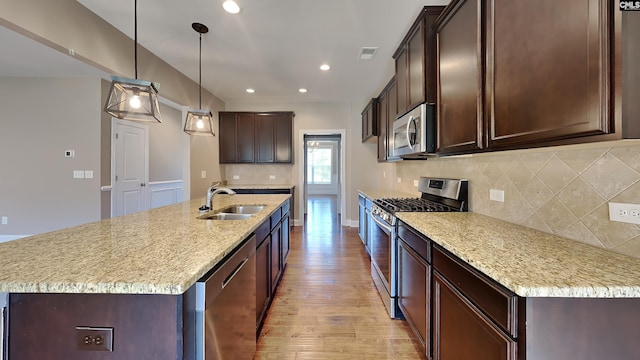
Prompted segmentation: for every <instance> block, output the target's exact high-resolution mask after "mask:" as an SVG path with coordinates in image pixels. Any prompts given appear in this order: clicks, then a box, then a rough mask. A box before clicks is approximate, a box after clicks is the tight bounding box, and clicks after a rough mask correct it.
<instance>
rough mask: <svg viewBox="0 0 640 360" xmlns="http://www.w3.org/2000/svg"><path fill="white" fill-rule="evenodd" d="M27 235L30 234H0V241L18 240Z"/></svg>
mask: <svg viewBox="0 0 640 360" xmlns="http://www.w3.org/2000/svg"><path fill="white" fill-rule="evenodd" d="M27 236H31V235H0V243H3V242H7V241H12V240H18V239H21V238H23V237H27Z"/></svg>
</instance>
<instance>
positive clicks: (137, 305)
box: [0, 194, 290, 359]
mask: <svg viewBox="0 0 640 360" xmlns="http://www.w3.org/2000/svg"><path fill="white" fill-rule="evenodd" d="M289 198H290V196H289V195H233V196H231V195H222V194H220V195H216V196H215V197H214V202H213V209H212V210H211V211H212V212H215V211H218V210H220V209H223V208H226V207H228V206H231V205H265V208H264V209H263V210H261V211H260V212H258V213H256V214H255V215H253V216H251V217H250V218H248V219H244V220H202V219H198V216H200V212H199V210H198V208H199V207H200V205H202V203H203V200H202V199H196V200H191V201H187V202H183V203H179V204H175V205H170V206H166V207H161V208H156V209H152V210H148V211H144V212H140V213H135V214H130V215H126V216H122V217H116V218H112V219H106V220H102V221H99V222H94V223H89V224H85V225H81V226H77V227H73V228H68V229H63V230H59V231H54V232H49V233H45V234H40V235H35V236H31V237H27V238H23V239H20V240H16V241H12V242H7V243H3V244H0V293H9V303H8V306H9V311H8V323H9V324H10V325H9V327H8V329H9V331H7V332H10V331H12V329H13V326H12V325H13V324H19V323H22V325H21V326H20V328H21V329H23V331H22V332H21V333H16V334H12V333H9V334H8V336H9V337H10V338H12V340H11V341H9V342H8V344H9V346H8V349H7V353H8V354H9V356H10V357H9V359H15V358H20V359H30V358H36V357H35V356H36V355H35V354H40V356H43V354H48V356H49V358H53V359H58V358H64V359H89V358H90V359H129V358H131V359H133V358H136V359H182V353H183V339H182V327H183V321H182V312H183V305H184V304H183V301H184V300H183V294H184V293H186V292H187V290H189V289H190V288H191V287H192V286H193V285H194V284H195V283H196V282H197V281H198V280H199V279H200V278H201V277H202V276H204V275H205V274H207V273H208V272H210V270H212V269H214V268H215V267H216V266H217V265H218V264H219V263H220V262H222V261H224V260H225V259H226V258H227V257H228V256H229V255H230V254H231V253H232V252H233V251H234V250H235V249H236V248H238V247H239V246H240V245H242V244H243V243H245V241H246V240H247V239H248V238H250V237H251V236H252V234H253V233H254V232H255V231H256V229H258V228H259V227H260V226H261V225H263V224H264V223H265V222H267V221H269V220H270V219H271V218H273V215H274V214H275V213H278V218H279V217H280V213H279V211H280V209H281V207H282V206H283V204H285V203H287V202H288V200H289ZM35 220H36V221H37V219H35ZM248 290H252V291H250V292H249V293H250V294H254V296H255V289H248ZM36 295H43V296H36ZM21 297H24V299H22V298H21ZM17 303H20V304H21V306H22V305H26V306H24V308H25V309H30V311H21V310H20V308H21V307H20V306H15V309H13V308H12V307H13V306H12V305H13V304H17ZM34 309H37V310H38V311H34ZM14 310H15V311H14ZM247 316H252V317H253V318H254V322H255V316H256V314H255V312H254V313H253V314H247ZM24 323H28V324H24ZM29 326H31V328H29ZM78 327H104V328H112V329H113V334H114V341H113V347H114V351H113V352H107V351H105V352H100V351H88V352H83V351H78V349H79V348H81V346H80V345H78V330H77V328H78ZM24 329H29V330H28V331H27V332H28V334H27V333H26V332H25V331H24ZM29 337H31V338H32V339H38V340H37V341H35V340H31V341H30V340H29ZM16 338H21V339H20V341H19V342H15V344H20V345H14V340H16ZM12 346H13V347H12ZM138 350H139V351H138ZM123 354H130V355H123ZM12 356H13V357H12Z"/></svg>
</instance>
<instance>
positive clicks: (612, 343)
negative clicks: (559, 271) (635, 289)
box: [518, 298, 640, 360]
mask: <svg viewBox="0 0 640 360" xmlns="http://www.w3.org/2000/svg"><path fill="white" fill-rule="evenodd" d="M520 301H521V304H520V305H521V306H520V309H524V311H523V312H521V313H520V322H519V323H520V327H521V328H520V330H519V331H520V332H519V333H520V340H519V345H518V346H519V347H520V350H519V357H518V358H519V359H520V360H523V359H526V360H550V359H563V360H574V359H575V360H601V359H616V360H632V359H634V360H635V359H640V341H639V339H640V327H639V326H638V319H640V299H633V298H607V299H603V298H521V299H520ZM522 305H523V306H522ZM525 318H526V321H523V320H524V319H525ZM525 349H526V351H525Z"/></svg>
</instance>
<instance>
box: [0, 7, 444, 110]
mask: <svg viewBox="0 0 640 360" xmlns="http://www.w3.org/2000/svg"><path fill="white" fill-rule="evenodd" d="M78 1H79V2H80V3H81V4H83V5H84V6H85V7H87V8H88V9H90V10H91V11H93V12H94V13H95V14H97V15H98V16H100V17H101V18H103V19H104V20H105V21H107V22H109V23H110V24H112V25H113V26H114V27H116V28H117V29H119V30H120V31H122V32H123V33H125V34H127V35H128V36H130V37H131V38H133V32H134V26H133V21H134V16H133V1H131V0H110V1H104V0H78ZM221 2H222V0H206V1H205V0H190V1H175V0H139V1H138V42H139V43H140V45H142V46H144V47H145V48H147V49H149V50H150V51H151V52H153V53H154V54H156V55H157V56H159V57H160V58H162V59H163V60H165V61H166V62H168V63H169V64H171V65H172V66H173V67H175V68H176V69H178V70H179V71H181V72H182V73H184V74H185V75H187V76H188V77H189V78H191V79H193V80H194V81H196V82H197V81H198V34H197V33H196V32H195V31H194V30H193V29H192V28H191V23H193V22H200V23H203V24H205V25H207V26H208V27H209V33H208V34H204V35H203V40H202V85H203V87H204V88H206V89H207V90H209V91H210V92H212V93H213V94H215V95H216V96H218V97H219V98H220V99H222V100H223V101H225V102H266V103H276V102H307V101H312V102H343V101H356V102H363V101H366V99H368V98H371V97H374V96H377V94H378V92H379V91H380V90H382V87H383V86H384V85H385V84H386V82H387V81H388V80H389V79H390V78H391V76H392V74H393V69H394V62H393V59H392V55H393V52H394V51H395V50H396V48H397V46H398V45H399V43H400V41H401V40H402V38H403V36H404V34H405V33H406V32H407V31H408V29H409V26H410V25H411V23H412V22H413V21H414V19H415V18H416V16H417V14H418V12H419V11H420V9H421V8H422V7H423V6H424V5H442V4H446V3H448V2H449V0H237V2H238V3H239V4H240V6H241V7H242V12H241V13H240V14H238V15H231V14H228V13H226V12H224V10H223V9H222V6H221ZM4 32H10V30H6V29H0V39H2V41H3V44H5V41H4V39H5V37H7V38H9V39H11V38H12V37H13V39H12V41H16V44H15V45H16V46H18V45H19V46H18V47H12V46H9V47H5V48H9V49H11V48H13V49H21V50H20V53H22V48H25V50H24V51H27V52H28V53H29V60H28V61H25V57H24V56H15V58H16V59H15V60H13V61H12V60H11V57H9V59H7V58H6V57H5V56H4V55H3V57H0V69H1V70H0V76H7V72H12V71H15V72H16V73H17V74H18V75H21V74H28V75H36V76H46V74H44V73H45V72H46V71H47V69H50V71H56V72H59V74H57V75H64V74H65V73H69V74H75V75H78V74H86V73H91V71H92V70H91V68H90V67H89V66H88V65H85V64H82V63H80V62H79V61H78V60H75V59H73V58H72V57H69V56H66V54H61V53H59V52H57V51H54V50H51V49H46V47H45V46H44V45H40V47H41V48H44V49H39V48H38V44H37V43H36V42H35V41H32V40H29V39H27V38H24V37H22V39H19V38H17V37H21V35H17V34H15V35H7V34H5V33H4ZM20 40H22V41H27V42H29V43H30V44H29V45H26V47H25V45H24V44H18V42H20ZM132 45H133V43H132ZM361 47H378V51H377V54H376V57H375V58H374V59H373V60H369V61H361V60H359V59H358V54H359V51H360V48H361ZM52 59H53V60H52ZM38 61H45V62H46V65H45V66H43V65H42V63H40V64H38ZM132 61H133V59H132ZM325 62H326V63H328V64H330V65H331V67H332V68H331V70H330V71H328V72H322V71H320V70H319V66H320V64H322V63H325ZM143 66H144V64H141V63H139V64H138V67H143ZM35 69H37V71H36V70H35ZM93 71H96V72H98V70H95V69H94V70H93ZM100 76H103V75H100ZM147 80H153V79H147ZM301 87H304V88H307V89H308V90H309V91H308V92H307V93H306V94H300V93H298V88H301ZM246 88H253V89H255V90H256V93H254V94H247V93H246V92H245V89H246Z"/></svg>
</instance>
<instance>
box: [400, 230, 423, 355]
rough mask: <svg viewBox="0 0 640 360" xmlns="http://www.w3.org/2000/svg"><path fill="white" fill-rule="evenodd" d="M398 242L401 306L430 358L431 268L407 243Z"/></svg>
mask: <svg viewBox="0 0 640 360" xmlns="http://www.w3.org/2000/svg"><path fill="white" fill-rule="evenodd" d="M398 242H399V246H398V276H399V279H398V306H399V307H400V310H401V311H402V314H404V317H405V319H406V320H407V322H408V323H409V326H411V328H412V329H413V331H414V333H416V335H417V336H418V340H420V342H421V343H422V346H424V347H425V350H426V353H427V354H429V352H430V351H431V344H430V334H429V330H430V329H429V321H430V316H429V308H430V305H431V304H430V300H431V297H430V296H429V295H430V293H431V291H430V283H431V281H430V280H431V276H430V275H431V274H430V272H431V266H430V265H429V264H428V263H427V262H426V261H425V260H424V259H422V258H421V257H420V256H419V255H418V254H416V252H415V251H413V250H412V249H411V248H410V247H409V246H408V245H407V244H406V243H405V242H404V241H402V240H399V241H398Z"/></svg>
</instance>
